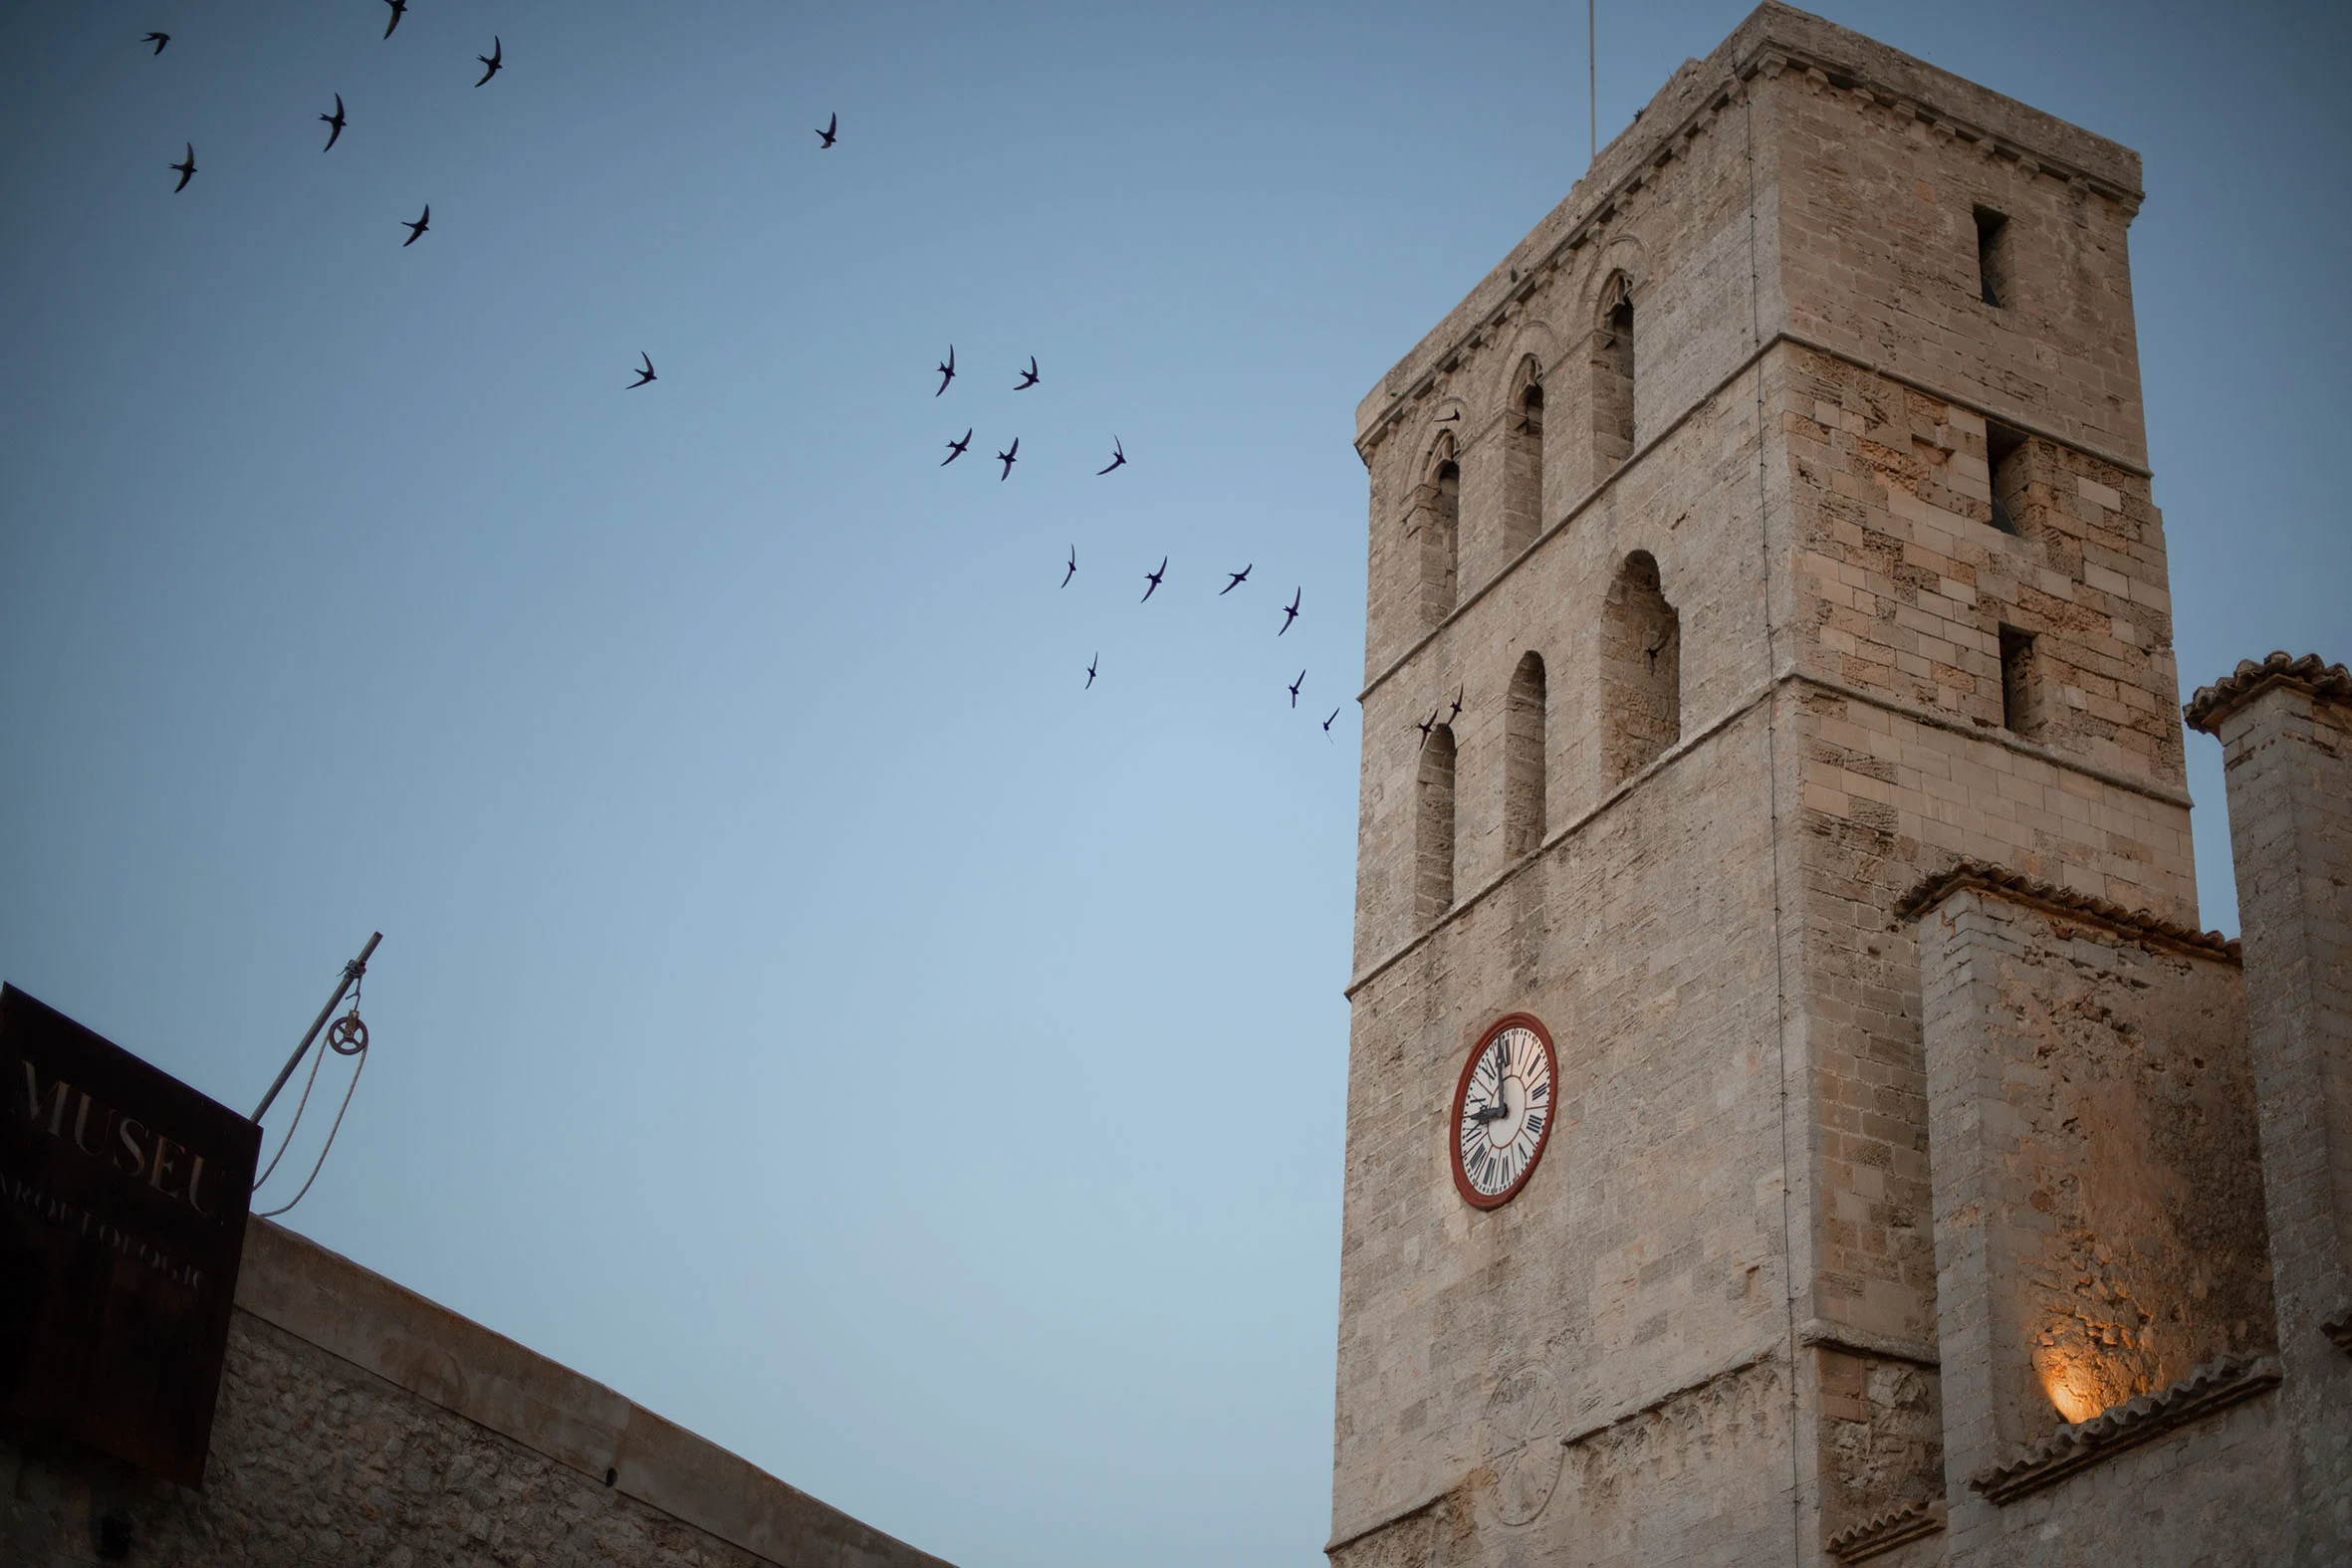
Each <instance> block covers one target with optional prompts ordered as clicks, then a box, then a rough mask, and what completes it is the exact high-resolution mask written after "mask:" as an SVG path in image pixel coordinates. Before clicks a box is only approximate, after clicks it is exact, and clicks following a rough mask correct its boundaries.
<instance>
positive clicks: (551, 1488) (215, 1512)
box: [0, 1221, 944, 1568]
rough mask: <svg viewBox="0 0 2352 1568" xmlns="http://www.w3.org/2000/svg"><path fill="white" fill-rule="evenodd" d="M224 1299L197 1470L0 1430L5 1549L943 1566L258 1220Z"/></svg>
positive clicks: (69, 1554) (30, 1563)
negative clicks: (158, 1470)
mask: <svg viewBox="0 0 2352 1568" xmlns="http://www.w3.org/2000/svg"><path fill="white" fill-rule="evenodd" d="M238 1301H239V1305H238V1308H237V1311H236V1314H235V1317H234V1319H233V1320H232V1324H231V1328H230V1334H229V1344H228V1355H227V1361H226V1366H225V1370H224V1373H223V1378H222V1385H221V1395H220V1405H219V1411H218V1415H217V1417H216V1419H215V1422H214V1425H213V1433H212V1450H211V1458H210V1461H209V1463H208V1465H207V1468H206V1474H205V1484H204V1487H203V1488H202V1489H201V1490H191V1489H187V1488H183V1487H179V1486H174V1485H172V1484H170V1483H169V1482H165V1481H161V1480H157V1479H155V1478H154V1477H152V1476H149V1475H146V1474H144V1473H143V1472H139V1471H136V1470H133V1469H131V1468H130V1467H129V1466H127V1465H124V1464H121V1463H119V1462H118V1461H116V1460H113V1459H111V1458H108V1457H107V1456H103V1455H99V1454H96V1453H93V1452H91V1451H89V1450H86V1449H81V1448H79V1447H77V1446H74V1445H70V1444H64V1443H61V1442H60V1441H58V1440H54V1439H47V1438H43V1437H40V1436H38V1435H35V1434H31V1433H27V1432H23V1431H17V1430H0V1562H5V1563H7V1564H8V1568H65V1565H68V1564H73V1565H82V1564H92V1563H98V1562H102V1561H121V1562H126V1563H130V1564H134V1565H135V1564H155V1565H159V1568H229V1565H232V1564H234V1565H240V1568H242V1565H255V1568H313V1565H318V1564H338V1563H352V1564H367V1565H370V1568H428V1565H431V1568H440V1565H465V1568H493V1565H496V1568H602V1565H604V1564H609V1563H630V1564H645V1565H652V1568H820V1565H822V1568H944V1565H942V1564H941V1563H940V1560H939V1559H938V1558H935V1557H932V1556H930V1555H928V1554H926V1553H923V1552H919V1551H916V1550H914V1549H913V1548H911V1547H908V1546H905V1545H903V1544H902V1543H900V1542H898V1541H894V1540H892V1539H891V1538H890V1537H888V1536H886V1535H883V1534H882V1533H881V1532H879V1531H877V1530H873V1529H870V1528H868V1527H867V1526H865V1525H862V1524H860V1523H858V1522H857V1521H856V1520H854V1519H851V1518H849V1517H847V1516H846V1515H843V1514H841V1513H838V1512H836V1511H835V1510H833V1509H831V1508H828V1507H826V1506H825V1505H824V1504H823V1503H821V1502H819V1501H817V1500H816V1499H815V1498H812V1497H809V1496H807V1495H806V1494H805V1493H802V1492H799V1491H796V1490H795V1489H794V1488H792V1487H790V1486H787V1485H785V1484H784V1483H783V1482H781V1481H778V1480H776V1479H775V1478H774V1477H772V1476H768V1475H765V1474H763V1473H761V1472H760V1471H758V1470H757V1469H754V1468H753V1467H752V1466H751V1465H749V1464H747V1463H745V1462H744V1461H743V1460H741V1459H739V1458H737V1457H735V1456H732V1455H729V1454H726V1453H724V1452H723V1451H721V1450H718V1449H716V1448H714V1447H712V1446H711V1445H709V1444H707V1443H704V1442H703V1441H702V1440H700V1439H698V1438H695V1437H693V1436H692V1435H691V1434H688V1433H685V1432H682V1431H680V1430H679V1429H678V1428H676V1427H673V1426H671V1425H670V1424H669V1423H667V1422H664V1421H662V1420H660V1419H659V1418H658V1417H654V1416H652V1415H651V1414H650V1413H648V1412H645V1411H642V1410H639V1409H638V1408H637V1407H635V1406H633V1405H631V1404H630V1403H629V1402H628V1401H627V1400H625V1399H622V1398H621V1397H620V1396H619V1395H616V1394H614V1393H612V1391H610V1390H609V1389H605V1388H602V1387H600V1386H599V1385H596V1384H593V1383H590V1382H589V1381H588V1380H587V1379H585V1378H582V1377H580V1376H578V1375H577V1374H575V1373H571V1372H568V1371H566V1370H565V1369H563V1368H561V1367H558V1366H556V1365H555V1364H554V1363H552V1362H548V1361H546V1360H545V1359H544V1358H541V1357H537V1356H533V1355H532V1354H531V1353H530V1352H528V1351H525V1350H523V1349H522V1348H521V1347H520V1346H517V1345H515V1344H513V1343H512V1342H511V1341H508V1340H504V1339H501V1338H500V1337H499V1336H497V1335H494V1334H491V1333H490V1332H488V1331H487V1330H485V1329H482V1328H481V1327H479V1326H478V1325H475V1324H471V1323H468V1322H466V1321H465V1320H464V1319H462V1318H458V1317H456V1316H455V1315H454V1314H451V1313H448V1312H445V1311H443V1310H441V1309H440V1308H438V1307H435V1306H433V1305H432V1304H431V1303H429V1302H425V1301H423V1300H422V1299H421V1298H419V1297H416V1296H413V1295H411V1294H409V1293H408V1292H406V1291H402V1290H399V1289H398V1287H396V1286H393V1285H391V1284H390V1283H389V1282H388V1281H385V1280H382V1279H380V1278H378V1277H377V1276H375V1275H372V1274H369V1273H367V1271H366V1270H364V1269H361V1268H358V1267H357V1266H356V1265H354V1264H352V1263H350V1262H349V1261H347V1260H345V1259H343V1258H340V1257H337V1256H335V1255H334V1254H333V1253H330V1252H327V1251H325V1250H324V1249H322V1248H319V1247H317V1246H314V1245H312V1244H311V1243H309V1242H307V1241H304V1240H302V1239H301V1238H299V1237H297V1236H295V1235H293V1234H292V1233H291V1232H285V1231H282V1230H280V1229H279V1228H278V1227H276V1226H272V1225H269V1224H267V1223H266V1222H260V1221H256V1222H254V1223H253V1227H252V1229H251V1231H250V1232H248V1237H247V1258H246V1263H245V1268H244V1270H243V1272H242V1274H241V1277H240V1280H239V1285H238ZM290 1322H291V1323H292V1324H293V1326H289V1323H290ZM362 1363H366V1364H364V1365H363V1364H362ZM110 1519H111V1520H112V1521H113V1526H112V1527H114V1528H118V1529H121V1530H123V1531H124V1532H125V1533H124V1535H123V1541H124V1543H125V1547H126V1550H125V1553H124V1554H122V1555H119V1556H111V1557H110V1556H103V1555H102V1554H101V1552H100V1550H99V1548H100V1545H101V1542H102V1539H103V1538H104V1535H105V1533H106V1531H107V1529H108V1528H109V1524H108V1521H109V1520H110Z"/></svg>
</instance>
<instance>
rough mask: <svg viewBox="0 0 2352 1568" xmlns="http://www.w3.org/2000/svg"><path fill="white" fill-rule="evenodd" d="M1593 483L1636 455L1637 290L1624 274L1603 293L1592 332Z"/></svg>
mask: <svg viewBox="0 0 2352 1568" xmlns="http://www.w3.org/2000/svg"><path fill="white" fill-rule="evenodd" d="M1591 368H1592V457H1593V472H1592V478H1593V482H1594V483H1595V484H1597V483H1599V482H1600V481H1601V480H1603V479H1606V478H1608V477H1609V475H1611V474H1613V473H1615V472H1616V471H1617V468H1618V466H1619V465H1620V464H1622V463H1623V462H1624V461H1625V460H1626V459H1627V458H1629V457H1631V456H1632V455H1633V374H1634V361H1633V286H1632V284H1631V282H1630V281H1628V280H1627V278H1626V277H1625V275H1624V274H1623V273H1618V274H1617V275H1615V276H1614V277H1612V278H1611V279H1610V280H1609V284H1608V287H1607V288H1606V289H1605V290H1604V291H1603V292H1602V294H1601V312H1600V320H1599V321H1597V322H1595V323H1594V324H1593V330H1592V354H1591Z"/></svg>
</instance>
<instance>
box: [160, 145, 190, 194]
mask: <svg viewBox="0 0 2352 1568" xmlns="http://www.w3.org/2000/svg"><path fill="white" fill-rule="evenodd" d="M164 167H165V168H174V169H177V170H179V183H178V184H176V185H174V186H172V187H171V193H172V194H173V195H175V196H176V195H178V194H179V193H180V192H181V191H183V190H186V189H187V188H188V181H189V180H192V179H194V178H195V177H196V144H195V143H194V142H193V141H191V142H189V143H188V155H187V157H186V158H185V159H184V160H182V161H180V162H178V163H167V164H165V165H164Z"/></svg>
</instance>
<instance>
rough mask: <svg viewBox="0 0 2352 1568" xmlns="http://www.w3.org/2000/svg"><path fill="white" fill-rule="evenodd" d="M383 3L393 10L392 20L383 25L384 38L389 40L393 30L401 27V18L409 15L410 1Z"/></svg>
mask: <svg viewBox="0 0 2352 1568" xmlns="http://www.w3.org/2000/svg"><path fill="white" fill-rule="evenodd" d="M383 3H384V4H385V5H388V6H390V7H391V8H392V19H391V20H390V21H389V22H386V23H385V24H384V25H383V36H384V37H386V38H389V37H391V36H392V29H393V28H395V27H398V26H399V25H400V18H402V17H404V16H406V15H407V14H408V0H383Z"/></svg>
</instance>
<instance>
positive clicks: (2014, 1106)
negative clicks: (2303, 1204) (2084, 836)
mask: <svg viewBox="0 0 2352 1568" xmlns="http://www.w3.org/2000/svg"><path fill="white" fill-rule="evenodd" d="M1930 897H1931V898H1932V900H1933V901H1932V902H1929V903H1928V904H1927V907H1926V908H1925V909H1924V911H1923V912H1922V913H1921V915H1920V917H1919V919H1920V926H1921V936H1920V947H1921V955H1922V958H1921V962H1922V970H1923V992H1924V1004H1925V1020H1924V1023H1925V1028H1924V1032H1925V1038H1926V1046H1927V1061H1928V1077H1929V1096H1930V1126H1931V1132H1932V1147H1933V1150H1934V1167H1935V1187H1936V1248H1937V1263H1938V1292H1937V1302H1938V1308H1939V1313H1940V1317H1941V1324H1940V1344H1941V1349H1942V1352H1943V1392H1944V1400H1945V1422H1944V1426H1945V1432H1944V1436H1945V1457H1946V1463H1947V1466H1948V1470H1949V1477H1948V1484H1947V1500H1948V1505H1949V1509H1950V1519H1951V1524H1950V1529H1951V1534H1952V1554H1953V1555H1952V1560H1953V1561H1954V1562H1956V1563H1958V1562H1987V1563H1996V1562H1998V1563H2028V1562H2031V1563H2040V1562H2054V1561H2079V1560H2082V1559H2081V1555H2080V1554H2081V1550H2082V1548H2083V1545H2084V1544H2085V1542H2086V1541H2088V1540H2092V1539H2097V1540H2099V1541H2100V1542H2101V1543H2102V1545H2103V1546H2104V1548H2105V1549H2106V1550H2107V1551H2109V1552H2111V1553H2115V1554H2117V1556H2119V1557H2120V1558H2121V1559H2122V1560H2128V1561H2134V1562H2149V1563H2158V1562H2164V1563H2192V1562H2203V1561H2214V1560H2249V1559H2243V1558H2235V1557H2229V1558H2222V1559H2216V1558H2214V1557H2213V1556H2212V1555H2211V1554H2212V1553H2214V1552H2215V1551H2216V1550H2217V1549H2223V1550H2230V1551H2234V1550H2237V1549H2238V1548H2239V1546H2240V1543H2241V1539H2242V1538H2241V1536H2240V1533H2239V1532H2240V1530H2241V1528H2242V1523H2243V1521H2242V1520H2241V1519H2239V1518H2237V1517H2235V1516H2234V1515H2235V1513H2236V1510H2234V1509H2226V1508H2224V1507H2222V1506H2220V1504H2221V1503H2222V1502H2223V1500H2224V1499H2227V1498H2229V1497H2230V1496H2231V1495H2232V1493H2231V1488H2232V1487H2236V1486H2242V1485H2243V1484H2244V1483H2245V1480H2246V1478H2247V1476H2248V1475H2249V1474H2254V1473H2259V1470H2260V1467H2261V1466H2262V1465H2263V1464H2265V1463H2271V1462H2275V1457H2276V1442H2275V1432H2276V1428H2277V1396H2276V1394H2275V1392H2274V1391H2271V1392H2264V1385H2262V1384H2261V1382H2260V1380H2259V1378H2256V1379H2255V1380H2254V1381H2252V1382H2250V1383H2246V1382H2243V1375H2242V1374H2239V1373H2236V1372H2232V1371H2228V1370H2227V1369H2230V1368H2235V1367H2248V1366H2255V1367H2258V1366H2264V1365H2274V1364H2275V1363H2273V1362H2267V1361H2264V1360H2262V1359H2261V1358H2266V1357H2268V1356H2269V1355H2270V1353H2271V1352H2272V1351H2273V1350H2274V1348H2275V1345H2276V1333H2275V1325H2274V1322H2273V1318H2272V1311H2271V1300H2270V1277H2269V1276H2270V1268H2269V1257H2268V1246H2267V1241H2266V1232H2265V1228H2264V1224H2263V1218H2262V1187H2261V1184H2262V1170H2261V1162H2260V1153H2259V1143H2258V1137H2257V1132H2256V1127H2255V1115H2254V1085H2253V1073H2252V1067H2251V1062H2250V1058H2249V1055H2248V1052H2247V1049H2246V1041H2245V1031H2244V1012H2243V1002H2242V992H2241V986H2240V980H2239V974H2238V967H2237V964H2236V962H2235V959H2234V955H2233V954H2230V953H2227V952H2225V951H2223V950H2222V947H2221V944H2220V943H2219V942H2218V941H2214V940H2207V939H2195V940H2192V939H2191V938H2189V937H2188V936H2186V935H2184V936H2181V937H2177V938H2176V937H2169V936H2164V935H2161V934H2152V932H2151V931H2150V930H2149V929H2148V928H2140V929H2125V928H2118V927H2116V926H2114V925H2112V924H2110V923H2109V922H2108V921H2107V920H2105V919H2103V918H2100V917H2098V916H2097V915H2095V914H2091V913H2086V912H2084V911H2083V910H2080V909H2076V908H2072V907H2069V906H2067V905H2065V904H2063V903H2061V904H2055V905H2053V904H2047V903H2037V902H2034V901H2033V900H2032V899H2031V898H2030V897H2027V898H2024V899H2023V901H2020V899H2019V896H2017V895H2012V894H2010V893H2007V892H2004V891H2000V890H1997V889H1993V888H1989V887H1988V886H1986V885H1984V884H1981V883H1976V882H1971V881H1968V880H1966V879H1965V877H1964V878H1963V879H1961V880H1958V881H1956V882H1954V883H1952V884H1950V890H1949V891H1943V892H1940V893H1934V894H1931V895H1930ZM2216 1368H2222V1369H2225V1370H2224V1371H2223V1372H2222V1373H2220V1374H2219V1376H2220V1377H2221V1380H2222V1381H2223V1382H2224V1383H2225V1384H2227V1383H2228V1382H2230V1381H2231V1380H2232V1379H2233V1378H2235V1379H2238V1380H2239V1381H2240V1382H2241V1383H2242V1386H2243V1389H2244V1392H2243V1393H2242V1394H2238V1395H2233V1396H2232V1397H2234V1398H2241V1399H2244V1400H2246V1401H2249V1402H2251V1403H2249V1404H2247V1405H2245V1406H2243V1407H2241V1412H2240V1413H2238V1414H2230V1415H2222V1414H2212V1415H2206V1416H2202V1417H2199V1418H2197V1420H2195V1421H2194V1422H2192V1423H2190V1424H2189V1425H2187V1426H2184V1427H2182V1428H2181V1434H2182V1435H2181V1436H2179V1437H2166V1438H2164V1439H2163V1440H2162V1441H2160V1442H2158V1443H2156V1444H2154V1445H2152V1446H2150V1447H2149V1448H2146V1449H2126V1450H2121V1451H2119V1452H2117V1453H2116V1454H2114V1455H2113V1456H2106V1457H2102V1458H2099V1459H2097V1460H2096V1461H2095V1462H2093V1463H2092V1464H2090V1465H2089V1466H2088V1467H2087V1468H2083V1469H2080V1470H2078V1471H2076V1472H2074V1473H2073V1474H2071V1475H2064V1476H2061V1477H2060V1478H2057V1479H2055V1480H2053V1481H2051V1482H2048V1483H2045V1489H2044V1490H2042V1491H2037V1492H2033V1493H2032V1494H2030V1495H2026V1496H2023V1497H2021V1498H2020V1499H2018V1500H1998V1501H1997V1500H1995V1499H1994V1498H1993V1496H1992V1495H1991V1494H1990V1493H1988V1492H1986V1491H1985V1489H1984V1488H1985V1485H1986V1479H1985V1478H1986V1477H1987V1476H1988V1475H1989V1474H1992V1473H1994V1472H1996V1471H1997V1470H1998V1469H1999V1467H2001V1466H2009V1467H2010V1468H2011V1470H2012V1471H2013V1470H2015V1469H2016V1467H2017V1466H2019V1465H2024V1466H2025V1467H2026V1468H2027V1469H2030V1467H2031V1465H2032V1464H2033V1463H2035V1462H2039V1461H2037V1460H2034V1459H2033V1458H2032V1456H2033V1454H2036V1453H2041V1452H2046V1451H2042V1450H2031V1449H2029V1446H2030V1445H2034V1444H2036V1443H2038V1442H2040V1441H2041V1440H2045V1439H2048V1438H2049V1437H2050V1436H2051V1434H2053V1433H2054V1432H2057V1431H2058V1430H2059V1429H2060V1428H2061V1427H2062V1426H2063V1425H2064V1424H2065V1423H2069V1422H2074V1423H2080V1422H2086V1421H2090V1420H2091V1419H2092V1418H2094V1417H2103V1416H2104V1414H2105V1413H2109V1412H2115V1411H2119V1410H2126V1409H2129V1410H2138V1409H2139V1408H2141V1407H2140V1406H2135V1405H2132V1403H2131V1402H2134V1401H2141V1402H2142V1403H2143V1404H2145V1403H2146V1397H2149V1396H2160V1397H2162V1398H2160V1399H2159V1400H2158V1402H2157V1403H2158V1404H2160V1405H2161V1404H2164V1403H2166V1402H2167V1401H2170V1402H2172V1403H2178V1402H2179V1400H2180V1395H2179V1394H2178V1392H2177V1388H2178V1387H2179V1386H2196V1384H2197V1379H2198V1378H2205V1379H2207V1380H2208V1381H2211V1380H2212V1378H2213V1376H2215V1375H2216V1374H2215V1373H2214V1369H2216ZM2201 1369H2203V1370H2201ZM2193 1375H2195V1376H2194V1377H2193ZM2272 1381H2275V1379H2274V1378H2273V1379H2272ZM2168 1390H2176V1392H2175V1393H2173V1394H2170V1395H2168V1394H2167V1391H2168ZM2257 1407H2258V1408H2257ZM2151 1408H2152V1409H2153V1407H2151ZM2135 1419H2142V1420H2147V1421H2152V1422H2154V1421H2159V1420H2160V1419H2161V1412H2158V1413H2157V1414H2156V1415H2154V1416H2151V1417H2146V1418H2135ZM2102 1471H2104V1472H2105V1473H2100V1472H2102ZM2159 1477H2161V1479H2159ZM2240 1495H2241V1496H2242V1495H2243V1494H2240ZM2044 1496H2048V1497H2051V1498H2053V1499H2054V1500H2053V1501H2050V1502H2043V1501H2041V1500H2039V1499H2040V1498H2042V1497H2044ZM2134 1496H2136V1497H2137V1502H2136V1504H2129V1503H2126V1502H2125V1500H2124V1499H2126V1498H2129V1497H2134ZM2098 1498H2106V1499H2109V1500H2107V1501H2104V1502H2095V1501H2092V1500H2091V1499H2098ZM2069 1499H2075V1500H2069ZM2085 1515H2087V1516H2089V1517H2094V1518H2099V1519H2100V1520H2101V1524H2100V1526H2099V1529H2098V1531H2096V1532H2092V1531H2089V1530H2087V1529H2086V1528H2085V1527H2083V1526H2082V1525H2081V1524H2079V1523H2078V1522H2076V1521H2077V1520H2078V1519H2080V1518H2081V1517H2083V1516H2085ZM2053 1516H2061V1517H2064V1518H2066V1519H2067V1527H2066V1528H2064V1529H2062V1530H2061V1529H2056V1528H2052V1527H2051V1520H2052V1518H2053ZM2061 1541H2063V1542H2065V1543H2066V1544H2065V1545H2064V1547H2063V1549H2056V1548H2055V1547H2054V1546H2053V1543H2057V1542H2061Z"/></svg>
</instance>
